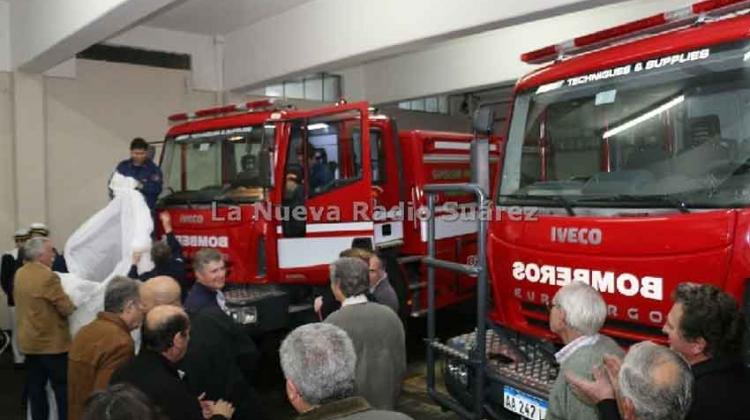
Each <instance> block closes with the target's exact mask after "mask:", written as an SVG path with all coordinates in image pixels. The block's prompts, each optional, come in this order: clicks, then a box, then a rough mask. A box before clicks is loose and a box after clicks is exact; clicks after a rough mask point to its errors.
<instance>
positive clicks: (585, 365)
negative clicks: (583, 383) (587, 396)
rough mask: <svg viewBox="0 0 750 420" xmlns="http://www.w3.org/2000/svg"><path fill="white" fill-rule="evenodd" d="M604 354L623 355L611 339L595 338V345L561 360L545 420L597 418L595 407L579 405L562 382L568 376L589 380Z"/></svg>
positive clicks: (578, 350) (583, 348)
mask: <svg viewBox="0 0 750 420" xmlns="http://www.w3.org/2000/svg"><path fill="white" fill-rule="evenodd" d="M605 354H612V355H615V356H618V357H622V356H624V354H625V352H623V350H622V349H621V348H620V346H618V345H617V343H615V341H614V340H612V339H611V338H609V337H607V336H605V335H599V336H598V338H597V340H596V342H594V343H592V344H591V345H589V346H585V347H581V348H578V349H577V350H575V351H574V352H573V353H571V354H570V355H569V356H568V357H567V358H565V360H564V361H563V362H562V363H561V364H560V373H559V374H558V376H557V379H555V382H554V383H553V384H552V389H551V390H550V394H549V409H548V410H547V419H548V420H574V419H575V420H596V419H597V418H598V413H597V409H596V407H594V406H591V405H589V404H587V403H585V402H583V401H582V400H580V399H579V398H578V397H577V396H576V395H575V393H573V391H572V390H571V389H570V386H569V385H568V382H567V381H566V380H565V375H564V373H565V372H572V373H575V374H576V375H578V376H580V377H583V378H586V379H588V380H592V379H593V376H592V373H591V369H592V367H593V366H597V365H600V364H601V363H602V358H603V357H604V355H605Z"/></svg>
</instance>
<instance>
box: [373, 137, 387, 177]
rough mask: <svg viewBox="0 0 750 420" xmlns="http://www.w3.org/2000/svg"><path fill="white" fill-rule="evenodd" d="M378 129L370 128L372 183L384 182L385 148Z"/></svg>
mask: <svg viewBox="0 0 750 420" xmlns="http://www.w3.org/2000/svg"><path fill="white" fill-rule="evenodd" d="M381 134H382V133H381V132H380V130H370V161H371V162H372V183H373V184H375V185H382V184H384V183H385V181H386V179H385V174H386V172H385V150H384V149H383V136H382V135H381Z"/></svg>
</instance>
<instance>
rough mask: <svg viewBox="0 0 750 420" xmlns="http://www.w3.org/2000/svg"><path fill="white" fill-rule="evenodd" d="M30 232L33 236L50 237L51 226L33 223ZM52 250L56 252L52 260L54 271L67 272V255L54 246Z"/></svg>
mask: <svg viewBox="0 0 750 420" xmlns="http://www.w3.org/2000/svg"><path fill="white" fill-rule="evenodd" d="M29 234H30V235H31V237H32V238H39V237H42V238H47V237H49V228H48V227H47V225H45V224H44V223H39V222H36V223H32V224H31V225H29ZM52 250H53V251H54V252H55V259H54V261H52V271H57V272H58V273H67V272H68V265H67V264H66V263H65V257H64V256H63V255H62V254H61V253H60V252H59V251H58V250H57V248H53V249H52Z"/></svg>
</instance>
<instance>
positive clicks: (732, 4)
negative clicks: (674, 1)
mask: <svg viewBox="0 0 750 420" xmlns="http://www.w3.org/2000/svg"><path fill="white" fill-rule="evenodd" d="M748 7H750V1H748V0H707V1H701V2H698V3H694V4H693V5H692V6H687V7H683V8H680V9H677V10H673V11H671V12H666V13H660V14H658V15H653V16H649V17H646V18H643V19H638V20H635V21H632V22H628V23H625V24H622V25H618V26H615V27H612V28H609V29H605V30H602V31H598V32H594V33H592V34H588V35H584V36H580V37H578V38H574V39H572V40H569V41H566V42H563V43H560V44H556V45H550V46H547V47H544V48H540V49H538V50H534V51H530V52H527V53H524V54H521V60H522V61H523V62H525V63H529V64H541V63H544V62H547V61H551V60H554V59H556V58H558V57H560V56H561V55H570V54H575V53H581V52H585V51H590V50H593V49H596V48H600V47H602V46H604V45H606V44H607V43H613V42H616V41H621V40H623V39H627V38H635V37H637V36H640V35H644V34H647V33H652V32H657V31H663V30H667V29H670V28H674V27H677V26H680V25H683V24H686V23H688V22H690V21H692V20H694V19H697V18H700V17H701V16H703V15H706V14H714V15H720V14H725V13H731V12H734V11H737V10H740V9H743V8H748Z"/></svg>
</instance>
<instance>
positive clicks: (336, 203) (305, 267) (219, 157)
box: [159, 100, 500, 333]
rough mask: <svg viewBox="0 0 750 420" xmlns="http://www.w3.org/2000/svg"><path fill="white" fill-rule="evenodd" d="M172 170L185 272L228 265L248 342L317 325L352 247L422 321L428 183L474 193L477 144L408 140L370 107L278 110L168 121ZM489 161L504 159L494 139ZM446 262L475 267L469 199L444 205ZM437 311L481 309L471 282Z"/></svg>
mask: <svg viewBox="0 0 750 420" xmlns="http://www.w3.org/2000/svg"><path fill="white" fill-rule="evenodd" d="M169 119H170V121H171V122H172V123H173V125H172V127H171V128H170V129H169V132H168V133H167V136H166V141H165V144H164V151H163V154H162V159H161V168H162V171H163V173H164V179H165V181H164V188H165V190H166V193H165V195H164V196H163V197H162V199H161V201H160V203H159V207H160V211H169V212H170V214H171V217H172V220H173V225H174V232H175V234H176V237H177V239H178V240H179V242H180V243H181V244H182V246H183V247H184V250H185V253H186V257H187V259H188V261H189V260H190V257H191V256H192V255H193V254H194V253H195V252H196V251H197V250H198V249H200V248H202V247H214V248H217V249H219V250H220V251H221V252H222V253H223V254H224V255H225V256H226V260H227V264H228V267H229V274H228V288H227V291H226V295H227V301H228V302H227V303H228V306H229V308H230V310H231V311H232V315H233V317H234V318H235V319H236V320H237V321H238V322H240V323H242V324H245V325H246V326H247V327H248V329H249V330H251V332H256V333H257V332H265V331H271V330H278V329H283V328H287V327H289V326H291V325H294V324H297V323H300V322H306V321H312V320H314V318H310V315H311V314H312V313H311V311H310V309H311V303H312V298H313V296H314V293H315V289H316V288H317V289H322V288H325V287H328V276H329V273H328V270H329V269H328V265H329V264H330V263H331V262H332V261H334V260H335V259H336V258H337V257H338V254H339V252H341V251H342V250H344V249H347V248H350V247H351V246H352V244H355V243H356V244H358V245H360V246H368V247H372V248H374V249H377V250H378V251H380V253H381V254H382V255H384V256H385V258H384V259H385V261H384V262H385V264H386V269H387V272H388V275H389V279H390V281H391V283H392V284H393V286H394V288H395V289H396V291H397V294H398V295H399V298H400V300H401V306H402V315H404V316H409V315H411V316H420V315H422V314H424V313H425V311H426V306H427V301H426V296H425V293H424V288H425V285H426V282H425V280H424V272H425V270H424V267H423V265H422V264H421V258H422V256H423V255H424V254H425V250H426V237H425V233H424V223H425V222H424V220H426V219H425V217H424V215H423V212H424V209H423V207H424V203H425V201H424V200H425V198H424V194H423V191H422V187H423V185H425V184H427V183H434V182H467V181H468V179H469V176H470V158H469V156H470V154H469V149H470V140H471V136H470V135H467V134H456V133H444V132H430V131H404V132H401V133H399V131H398V129H397V127H396V123H395V121H394V120H392V119H391V118H388V117H387V116H384V115H381V114H379V113H377V112H375V111H374V110H372V109H369V108H368V106H367V104H366V103H353V104H346V103H339V104H337V105H335V106H327V107H322V108H317V109H312V110H300V109H295V108H291V107H286V106H281V105H280V103H278V102H274V101H271V100H262V101H256V102H249V103H246V104H241V105H228V106H223V107H217V108H211V109H205V110H200V111H197V112H195V113H193V114H187V113H184V114H176V115H173V116H171V117H170V118H169ZM492 143H493V144H492V146H491V147H492V150H491V151H490V157H489V160H490V161H491V162H489V163H492V164H493V165H495V166H496V164H497V162H498V161H499V146H500V144H499V142H498V141H497V139H493V141H492ZM440 202H441V204H442V208H441V209H440V210H439V216H438V217H439V219H440V220H441V222H440V226H441V227H440V232H439V234H438V237H439V238H440V239H439V240H438V244H439V245H438V248H439V250H440V253H441V256H442V257H443V258H446V259H450V260H453V261H462V262H466V261H471V260H472V258H474V255H475V253H476V243H475V238H474V235H473V229H475V226H474V224H473V223H472V222H471V221H469V220H468V219H467V218H466V217H464V216H463V214H464V213H465V212H467V211H471V203H470V202H471V197H467V196H466V195H458V196H455V195H454V196H443V197H440ZM439 289H440V292H439V297H438V301H439V305H440V306H446V305H450V304H453V303H456V302H460V301H462V300H466V299H468V298H471V297H472V296H473V294H474V289H475V286H474V281H473V279H471V278H469V277H467V276H458V275H455V274H451V273H445V274H443V275H442V276H441V277H440V279H439Z"/></svg>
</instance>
